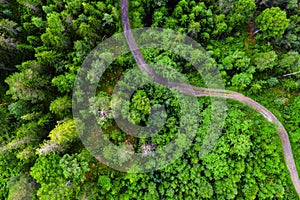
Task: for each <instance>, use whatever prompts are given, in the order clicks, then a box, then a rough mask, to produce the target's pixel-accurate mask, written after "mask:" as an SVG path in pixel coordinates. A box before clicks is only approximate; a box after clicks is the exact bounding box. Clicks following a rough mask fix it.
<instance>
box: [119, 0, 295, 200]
mask: <svg viewBox="0 0 300 200" xmlns="http://www.w3.org/2000/svg"><path fill="white" fill-rule="evenodd" d="M120 3H121V10H122V24H123V29H124V34H125V37H126V40H127V43H128V45H129V48H130V50H131V53H132V54H133V56H134V59H135V60H136V62H137V64H138V66H139V68H140V69H141V70H142V71H145V72H147V74H148V76H150V77H153V78H154V80H155V81H156V82H157V83H160V84H163V85H166V86H169V87H170V86H171V87H176V88H178V89H179V90H180V91H181V92H182V93H185V94H189V95H193V96H215V97H222V98H227V99H234V100H236V101H239V102H241V103H243V104H246V105H248V106H250V107H251V108H253V109H254V110H256V111H257V112H259V113H261V114H262V115H263V116H264V118H266V119H267V120H268V121H270V122H272V123H274V124H277V125H278V127H279V130H278V135H279V137H280V139H281V144H282V148H283V152H284V158H285V163H286V166H287V168H288V170H289V173H290V177H291V179H292V182H293V184H294V187H295V189H296V192H297V194H298V196H299V197H300V180H299V176H298V172H297V169H296V165H295V161H294V158H293V153H292V148H291V144H290V140H289V136H288V134H287V132H286V130H285V128H284V126H283V125H282V124H281V123H280V121H279V120H278V119H277V118H276V117H275V116H274V115H273V113H272V112H270V111H269V110H268V109H266V108H265V107H264V106H262V105H260V104H259V103H257V102H256V101H254V100H252V99H251V98H249V97H246V96H244V95H243V94H240V93H238V92H234V91H230V90H219V89H212V88H201V87H196V86H191V85H188V87H186V85H185V84H183V83H178V82H172V83H168V81H167V80H166V79H164V78H162V77H160V76H159V75H158V74H156V73H155V71H153V70H152V69H151V68H150V67H149V66H148V65H147V63H146V62H145V60H144V57H143V55H142V54H141V52H140V51H139V49H138V46H137V44H136V42H135V40H134V37H133V35H132V33H131V31H130V30H131V29H130V23H129V18H128V0H120ZM189 87H191V88H192V89H193V90H192V91H191V90H190V89H188V88H189Z"/></svg>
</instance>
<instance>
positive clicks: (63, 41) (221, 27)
mask: <svg viewBox="0 0 300 200" xmlns="http://www.w3.org/2000/svg"><path fill="white" fill-rule="evenodd" d="M275 6H278V7H275ZM279 7H280V8H279ZM255 17H256V19H255ZM0 18H1V19H0V82H1V86H0V163H1V164H0V199H45V200H49V199H53V200H56V199H111V200H114V199H297V196H296V193H295V192H294V191H293V185H292V183H291V181H290V180H289V175H288V171H287V169H286V167H285V164H284V158H283V156H282V155H283V154H282V149H281V144H280V140H279V138H278V135H277V134H276V131H277V130H276V127H274V126H273V125H272V124H271V123H269V122H268V121H266V120H265V119H264V118H263V117H262V116H261V115H260V114H257V113H256V112H254V111H252V110H250V109H248V108H247V106H244V105H240V104H237V103H234V102H232V101H230V100H228V102H227V103H228V112H227V115H228V116H227V118H226V121H225V122H224V123H223V129H222V133H223V134H222V135H221V136H220V138H219V140H218V143H217V144H216V145H215V147H214V149H213V150H212V152H211V153H210V154H208V155H207V156H205V157H201V155H203V152H200V149H201V147H202V145H209V144H207V143H208V142H207V141H204V138H205V136H206V135H207V134H210V136H211V137H213V136H215V134H216V133H215V131H214V128H213V129H212V130H211V131H210V132H208V130H209V127H210V123H211V115H212V114H214V112H216V110H214V109H216V108H211V106H210V98H205V97H199V98H198V101H199V108H200V110H199V114H200V121H194V120H195V119H194V116H185V117H183V118H182V116H183V115H184V114H185V113H183V111H182V108H181V106H180V101H179V100H178V98H177V97H176V96H175V95H174V94H173V90H169V89H167V88H165V87H163V86H162V85H157V84H156V85H152V84H146V85H144V86H142V87H140V88H138V89H137V90H136V91H135V93H133V96H132V97H131V99H129V100H128V101H126V102H124V108H122V110H121V113H120V114H121V117H123V118H124V119H127V120H129V121H131V122H132V123H135V124H138V125H140V126H147V125H148V124H149V123H151V122H153V124H154V126H156V127H159V131H158V132H157V134H155V135H153V137H151V138H135V137H132V136H130V135H127V133H125V132H124V131H122V130H120V129H118V127H117V125H116V123H115V121H114V120H113V118H114V114H115V113H114V112H112V108H113V107H114V105H117V104H118V103H119V99H117V101H116V102H112V96H111V95H112V93H113V88H114V85H115V83H116V82H118V83H119V84H120V85H121V86H124V87H125V88H126V89H131V88H132V87H134V86H135V83H139V84H142V83H145V80H146V79H145V77H142V76H141V73H139V72H138V71H137V72H136V73H133V74H130V75H128V74H127V75H126V73H123V72H124V71H125V72H126V70H129V69H131V68H132V66H133V65H135V61H134V58H133V56H132V55H131V54H126V55H123V56H122V57H120V58H118V59H117V60H116V61H114V62H113V63H112V64H111V66H110V67H109V70H107V72H105V73H104V75H103V77H101V80H100V83H97V81H98V79H99V77H98V71H97V66H98V65H101V63H99V62H94V63H92V68H91V71H90V72H92V73H90V74H89V76H88V77H87V79H88V80H89V81H91V82H92V83H95V84H98V88H97V91H96V94H97V95H96V96H95V97H92V98H91V99H82V102H83V103H88V104H89V105H87V106H88V108H89V111H88V112H91V113H92V114H93V115H94V116H95V118H96V120H97V122H98V124H99V126H100V127H101V128H103V130H104V132H105V137H106V136H107V138H108V139H109V140H111V141H112V142H114V143H116V144H118V145H119V147H122V148H123V149H122V150H117V149H115V148H114V147H113V146H112V145H109V146H105V147H103V149H102V151H103V156H104V158H105V159H108V158H111V157H114V156H115V155H117V158H118V159H115V160H111V162H114V163H126V164H130V162H131V155H132V154H133V153H145V152H146V150H145V149H147V148H150V149H151V151H156V150H158V149H160V148H162V147H163V146H165V145H166V144H168V143H170V142H174V143H175V145H176V147H175V148H174V151H173V153H174V154H177V153H178V152H179V151H177V147H187V139H188V136H189V135H188V134H189V133H192V132H193V130H197V132H196V136H195V138H194V139H193V140H192V144H191V146H190V148H188V149H186V151H185V152H184V154H183V155H182V156H181V157H180V158H178V159H177V160H176V161H174V163H170V165H168V166H166V167H165V168H163V169H160V170H156V171H152V172H149V173H142V174H131V173H122V172H118V171H115V170H113V169H110V168H108V167H107V166H105V165H103V164H101V163H99V162H98V161H97V159H96V158H92V156H91V155H89V154H88V153H87V151H86V150H84V147H83V145H82V143H81V142H80V141H79V140H78V135H77V131H76V127H75V122H74V120H75V119H72V118H71V117H72V116H71V107H72V104H71V99H70V97H71V92H72V89H73V85H74V81H75V77H76V74H77V72H78V71H80V68H81V67H80V66H81V65H82V63H83V61H84V59H85V58H86V56H87V55H88V53H89V52H90V51H91V50H92V49H93V48H94V47H96V46H97V45H98V44H99V43H101V42H102V41H104V40H105V39H106V38H109V37H110V36H112V35H113V34H115V33H120V32H122V31H123V30H122V24H121V16H120V5H119V3H118V1H94V0H92V1H86V0H72V1H67V0H53V1H48V0H47V1H38V0H27V1H25V0H17V1H5V0H4V1H1V4H0ZM129 18H130V23H131V27H132V28H135V27H163V28H171V29H173V30H177V31H178V32H180V33H186V34H188V36H190V37H191V38H192V39H194V40H196V41H197V42H198V43H199V44H200V45H201V46H202V47H203V49H205V50H206V51H208V54H210V55H212V57H213V59H212V60H210V59H209V60H210V61H212V62H211V63H213V65H214V66H217V67H218V69H219V71H220V74H221V76H222V78H223V82H224V84H225V85H226V87H229V88H230V89H233V90H241V91H242V92H243V93H245V94H251V98H253V99H255V100H256V101H258V102H260V103H262V105H264V106H265V107H267V108H270V109H271V110H272V112H273V113H274V114H275V115H276V116H278V118H279V119H280V121H282V123H283V124H284V126H285V127H286V129H287V130H288V133H289V138H290V140H291V144H292V148H293V154H294V157H295V160H296V165H297V169H298V168H299V167H300V160H299V158H300V151H299V149H300V147H299V141H300V137H299V135H300V132H299V124H300V122H299V119H300V115H299V110H300V106H299V105H300V103H299V102H300V100H299V98H298V97H297V96H298V92H299V81H298V79H299V77H300V73H299V74H296V73H295V74H290V73H293V72H298V71H300V68H299V61H300V58H299V51H300V42H299V41H300V29H299V25H300V17H299V9H298V5H297V1H296V0H291V1H286V2H285V1H284V0H277V1H271V0H257V1H254V0H227V1H226V0H219V1H216V0H213V1H194V0H179V1H167V0H155V1H153V2H151V1H146V0H142V1H138V0H133V1H129ZM253 20H255V23H254V21H253ZM259 29H260V30H259ZM254 35H256V36H255V37H256V38H255V37H254ZM153 37H156V36H155V35H153ZM136 39H137V41H138V40H139V39H140V40H141V41H143V42H145V41H144V40H143V37H141V38H136ZM182 39H183V37H182V35H180V34H178V36H177V37H176V38H170V37H168V34H166V37H165V38H163V43H162V44H163V45H165V46H166V47H170V48H173V42H177V41H181V42H185V41H183V40H182ZM192 47H194V46H192ZM115 50H116V51H118V49H115ZM141 51H142V54H143V55H144V57H145V60H146V61H147V63H148V64H150V63H155V64H156V66H153V69H154V70H155V71H156V72H157V73H159V74H160V75H162V76H163V77H165V78H169V79H170V80H172V81H173V80H177V79H178V78H179V76H178V73H180V74H182V75H184V77H186V78H187V80H188V81H189V82H190V84H195V85H198V86H203V87H206V85H205V83H204V81H203V78H202V77H201V75H199V74H198V73H197V72H196V70H195V69H194V68H193V66H192V64H193V63H195V62H196V61H197V62H198V61H200V63H201V67H202V66H204V68H203V69H202V68H201V70H206V69H211V68H210V67H211V66H212V65H211V63H210V64H207V63H208V62H206V60H205V59H207V57H204V56H203V55H202V53H201V52H199V51H192V50H191V51H190V49H188V50H186V51H180V55H175V54H172V53H170V52H168V51H163V50H162V49H153V48H149V49H142V50H141ZM183 55H190V56H191V57H192V59H193V61H192V63H188V62H187V61H186V60H184V59H183V58H182V56H183ZM100 56H102V57H103V58H105V59H107V60H109V59H110V58H111V56H112V55H109V54H108V53H107V54H105V55H100ZM151 67H152V66H151ZM177 72H178V73H177ZM207 72H209V71H207ZM122 73H123V74H125V75H124V77H123V78H124V79H123V80H120V78H121V75H122ZM288 74H290V75H288ZM283 75H286V76H283ZM208 76H211V74H210V73H208ZM125 83H126V84H125ZM266 91H267V93H266ZM122 92H123V93H122ZM76 95H77V94H76ZM118 95H119V94H118ZM122 95H123V96H122ZM126 95H127V93H126V90H124V91H121V94H120V98H121V97H124V96H126ZM125 108H128V109H127V110H125ZM162 108H164V110H165V112H155V111H156V110H160V109H162ZM101 111H102V112H105V113H106V114H105V116H104V115H103V116H101ZM187 112H188V111H187ZM152 115H153V116H152ZM152 117H153V119H159V120H152ZM163 119H165V120H163ZM56 120H62V121H58V122H57V121H56ZM180 122H182V123H190V124H195V127H196V125H198V124H199V125H200V126H199V128H198V129H196V128H195V127H194V126H193V125H191V126H188V127H185V128H186V129H187V132H186V133H183V132H182V131H181V130H180V129H179V126H180ZM47 136H48V138H47ZM95 137H96V138H97V137H98V136H97V135H95ZM172 140H174V141H172ZM178 149H179V148H178ZM58 153H59V154H58ZM199 153H200V154H199ZM201 153H202V154H201ZM166 156H167V157H166V158H167V159H168V156H169V155H166ZM114 158H115V157H114ZM159 162H163V161H159ZM29 173H30V175H31V177H30V176H29V175H28V174H29ZM32 177H33V178H34V179H35V181H34V180H32ZM37 187H39V188H38V190H37Z"/></svg>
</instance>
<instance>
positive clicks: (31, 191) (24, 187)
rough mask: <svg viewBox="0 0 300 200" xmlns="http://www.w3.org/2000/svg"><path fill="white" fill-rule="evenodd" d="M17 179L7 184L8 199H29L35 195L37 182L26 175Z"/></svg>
mask: <svg viewBox="0 0 300 200" xmlns="http://www.w3.org/2000/svg"><path fill="white" fill-rule="evenodd" d="M17 178H18V179H19V180H18V181H17V182H16V183H14V184H12V185H10V186H9V194H8V198H7V199H8V200H21V199H22V200H23V199H24V200H27V199H28V200H30V199H33V198H34V196H35V192H36V189H37V184H36V183H35V182H34V181H33V180H32V178H30V177H29V176H27V175H21V176H20V177H17Z"/></svg>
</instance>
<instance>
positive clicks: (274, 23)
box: [256, 7, 290, 39]
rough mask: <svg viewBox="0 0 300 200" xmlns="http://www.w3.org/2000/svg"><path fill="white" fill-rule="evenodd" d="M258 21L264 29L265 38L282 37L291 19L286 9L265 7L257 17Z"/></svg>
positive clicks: (259, 25)
mask: <svg viewBox="0 0 300 200" xmlns="http://www.w3.org/2000/svg"><path fill="white" fill-rule="evenodd" d="M256 23H257V25H258V27H259V28H260V29H261V30H262V32H263V34H264V37H265V38H268V39H269V38H282V35H283V34H284V31H285V30H286V28H287V27H288V25H289V23H290V20H289V19H287V15H286V12H285V11H282V10H281V9H280V8H279V7H272V8H267V9H265V10H264V11H263V12H262V13H261V14H260V15H259V16H258V17H257V18H256Z"/></svg>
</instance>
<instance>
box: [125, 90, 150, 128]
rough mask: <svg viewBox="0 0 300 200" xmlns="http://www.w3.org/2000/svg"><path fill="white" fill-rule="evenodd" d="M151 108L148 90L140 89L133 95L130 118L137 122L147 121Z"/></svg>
mask: <svg viewBox="0 0 300 200" xmlns="http://www.w3.org/2000/svg"><path fill="white" fill-rule="evenodd" d="M150 109H151V107H150V100H149V99H148V97H147V95H146V92H145V91H143V90H138V91H137V92H136V93H135V94H134V95H133V97H132V103H131V110H130V119H131V120H132V122H133V123H135V124H139V123H140V122H141V121H146V115H148V114H149V113H150Z"/></svg>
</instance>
